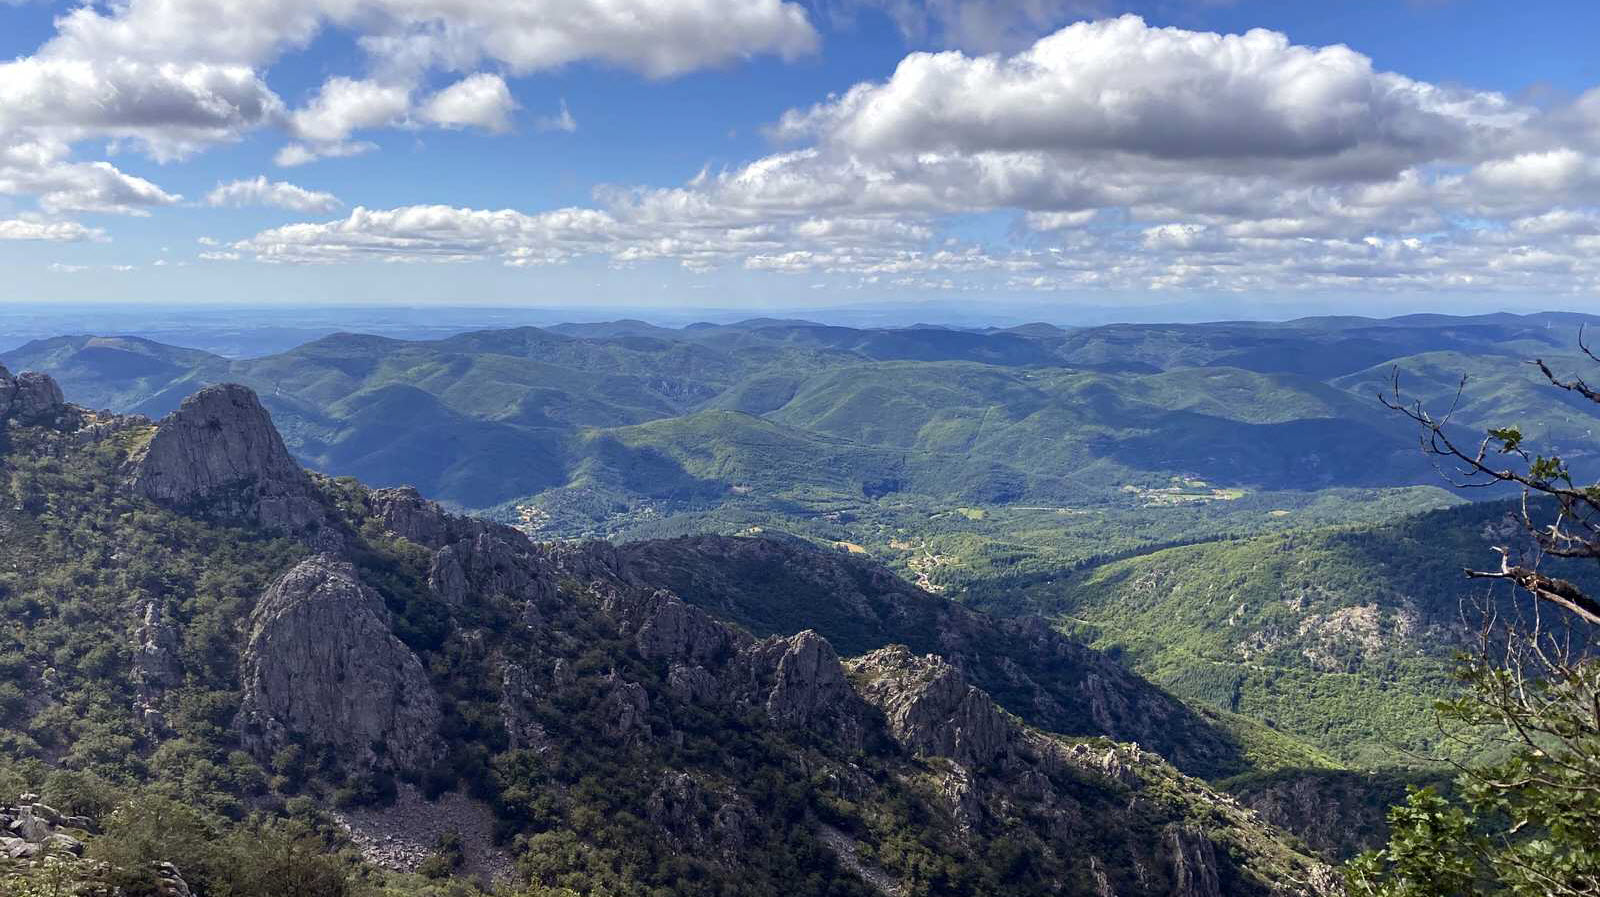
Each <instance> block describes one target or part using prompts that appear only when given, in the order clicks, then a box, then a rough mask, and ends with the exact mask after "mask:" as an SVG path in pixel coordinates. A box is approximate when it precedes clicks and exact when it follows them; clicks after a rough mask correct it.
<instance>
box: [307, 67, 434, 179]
mask: <svg viewBox="0 0 1600 897" xmlns="http://www.w3.org/2000/svg"><path fill="white" fill-rule="evenodd" d="M410 109H411V89H410V88H409V87H407V86H403V85H397V84H384V83H380V82H377V81H373V80H357V79H354V78H343V77H337V78H329V79H328V80H327V81H326V82H325V83H324V84H323V85H322V88H321V89H320V90H319V91H318V92H317V95H316V96H315V97H313V98H312V99H311V101H310V102H309V103H307V104H306V105H305V106H304V107H303V108H301V109H297V110H295V112H294V113H293V114H292V115H291V116H290V117H289V131H290V133H291V134H293V135H294V136H295V137H297V138H298V139H299V142H298V143H293V144H290V145H289V146H287V147H285V148H284V149H283V150H281V151H279V153H278V156H277V159H276V161H277V163H278V164H279V165H283V166H290V165H301V164H304V163H306V162H310V161H312V160H314V159H317V158H320V157H324V156H336V157H337V156H353V155H357V154H359V153H363V152H367V151H368V150H370V149H373V148H374V147H373V145H372V144H371V143H367V142H359V141H351V140H350V139H349V137H350V135H351V134H352V133H353V132H355V131H357V130H362V129H369V128H382V127H390V126H394V125H398V124H401V123H403V122H404V121H405V119H406V116H407V114H408V113H409V112H410Z"/></svg>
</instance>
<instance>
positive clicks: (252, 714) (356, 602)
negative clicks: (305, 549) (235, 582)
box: [239, 555, 440, 771]
mask: <svg viewBox="0 0 1600 897" xmlns="http://www.w3.org/2000/svg"><path fill="white" fill-rule="evenodd" d="M243 670H244V686H245V694H244V704H243V709H242V710H241V712H240V717H239V727H240V729H241V732H242V735H243V737H244V740H245V742H246V743H247V744H250V745H251V746H252V747H253V748H255V749H256V751H257V752H258V753H261V754H265V753H269V752H270V751H272V750H274V749H276V748H277V747H279V746H280V745H282V744H283V743H286V741H287V739H288V737H289V736H290V735H291V734H296V735H302V736H305V737H307V738H308V739H310V740H312V741H314V742H318V743H323V744H332V745H334V746H335V747H337V748H339V749H340V751H341V753H342V754H343V755H344V756H345V757H347V758H350V759H351V760H353V761H354V762H356V763H357V764H358V765H359V766H364V767H370V768H380V769H395V770H410V771H423V770H426V769H427V768H428V767H429V766H430V765H431V764H432V763H433V762H434V761H435V759H437V757H438V753H439V736H438V728H439V721H440V712H439V699H438V697H437V695H435V693H434V691H433V687H432V685H431V684H430V683H429V681H428V675H427V672H426V671H425V670H424V669H423V666H422V662H421V661H420V660H418V659H417V656H416V655H415V654H414V653H412V651H411V649H410V648H408V647H406V645H405V644H404V643H403V642H401V641H400V639H398V638H396V637H395V635H394V633H393V632H392V631H391V629H390V626H389V612H388V610H387V609H386V608H385V607H384V605H383V600H382V599H381V598H379V597H378V595H377V593H376V592H374V591H373V590H372V589H370V588H368V587H366V586H365V585H363V584H362V583H361V581H360V579H359V578H358V576H357V574H356V571H355V568H354V567H352V566H351V565H350V564H348V563H346V562H343V561H340V560H337V559H335V558H333V557H330V556H328V555H318V556H315V557H312V558H309V559H307V560H305V561H302V562H301V563H300V564H299V565H298V566H296V567H295V568H294V569H292V570H290V571H289V572H288V573H286V574H284V576H283V577H282V578H280V579H279V580H278V581H277V582H276V583H274V584H273V585H272V587H271V588H269V589H268V590H267V592H266V594H265V595H264V596H262V598H261V601H260V603H259V604H257V605H256V609H255V612H254V614H252V616H251V631H250V641H249V644H248V646H247V647H246V649H245V653H244V658H243Z"/></svg>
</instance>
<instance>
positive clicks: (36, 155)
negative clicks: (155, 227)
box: [0, 142, 182, 215]
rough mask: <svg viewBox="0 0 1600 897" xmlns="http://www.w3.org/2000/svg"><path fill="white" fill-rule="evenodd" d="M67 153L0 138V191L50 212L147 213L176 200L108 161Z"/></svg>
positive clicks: (52, 146) (55, 147) (63, 149)
mask: <svg viewBox="0 0 1600 897" xmlns="http://www.w3.org/2000/svg"><path fill="white" fill-rule="evenodd" d="M67 154H68V148H67V146H66V145H65V144H63V143H46V142H16V143H12V144H10V145H6V144H4V143H0V195H7V194H9V195H31V196H33V197H34V198H35V200H36V202H37V203H38V205H39V207H40V208H41V209H43V210H44V211H46V212H50V213H56V212H111V213H118V214H125V215H148V214H149V211H148V210H149V209H150V208H152V207H157V206H168V205H173V204H175V203H177V202H179V201H180V200H181V199H182V197H181V196H178V195H176V194H172V193H168V192H166V191H165V190H163V189H161V188H160V187H158V186H156V185H155V184H153V183H151V182H150V181H147V180H145V179H144V178H141V177H137V176H135V175H131V174H128V173H126V172H124V171H122V170H121V169H119V168H117V167H116V166H114V165H112V164H111V163H109V162H69V161H66V157H67Z"/></svg>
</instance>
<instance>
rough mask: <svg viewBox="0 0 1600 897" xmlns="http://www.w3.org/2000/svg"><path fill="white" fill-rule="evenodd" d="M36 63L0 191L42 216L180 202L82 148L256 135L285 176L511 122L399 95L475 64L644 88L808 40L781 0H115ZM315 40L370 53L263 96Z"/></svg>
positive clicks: (2, 108) (795, 11) (472, 104)
mask: <svg viewBox="0 0 1600 897" xmlns="http://www.w3.org/2000/svg"><path fill="white" fill-rule="evenodd" d="M55 27H56V33H55V35H54V36H53V37H52V38H51V39H49V40H48V41H46V42H45V43H44V44H43V45H42V46H40V47H39V48H38V50H37V51H36V52H35V53H33V54H32V55H28V56H23V57H20V58H17V59H16V60H14V61H11V62H5V63H0V152H5V153H11V154H12V155H15V154H16V152H17V151H18V149H19V148H22V149H25V150H30V151H31V150H33V149H36V148H40V147H44V148H46V150H45V152H44V155H45V156H47V158H44V159H42V160H39V159H36V160H34V162H35V164H33V165H31V166H28V167H24V166H22V165H19V164H15V163H12V162H5V163H0V165H3V167H0V194H10V195H19V196H33V197H35V198H36V199H37V201H38V204H39V206H40V208H42V209H45V210H67V209H77V210H94V211H116V212H125V213H134V214H139V213H142V212H143V210H145V209H148V208H149V207H151V206H156V205H167V204H171V203H172V202H175V201H176V200H177V197H176V196H175V195H174V194H170V193H167V192H166V191H164V190H162V189H161V188H159V187H157V186H156V185H154V184H153V183H151V182H149V181H147V180H144V179H142V178H138V177H135V176H132V175H127V174H124V173H123V172H121V171H120V170H119V169H117V168H115V167H111V166H110V165H109V163H103V162H80V161H69V159H71V158H72V152H73V151H74V150H76V149H78V148H79V147H80V145H82V144H85V143H90V142H92V143H94V144H95V145H97V146H105V145H110V147H111V148H112V149H118V148H125V147H132V148H135V149H138V150H140V151H142V152H144V153H145V154H146V155H149V156H150V157H152V158H154V159H156V160H158V161H169V160H174V159H181V158H183V157H186V156H188V155H190V154H192V153H195V152H198V151H200V150H203V149H205V148H207V147H208V146H211V145H214V144H217V143H223V142H229V141H234V140H238V139H240V138H241V137H242V136H243V135H245V134H246V133H248V132H250V131H252V130H255V129H259V128H262V127H283V128H284V129H286V131H287V132H288V133H289V135H290V137H291V138H292V142H290V143H289V144H287V145H286V146H284V147H283V148H282V149H281V150H280V151H279V153H278V155H277V161H278V163H279V164H280V165H295V164H304V163H306V162H309V161H312V160H314V159H317V158H324V157H330V156H350V155H355V154H358V153H362V152H366V151H368V150H370V149H372V148H374V145H373V143H372V142H371V141H367V140H357V139H354V138H353V136H352V135H354V134H355V132H357V131H361V130H366V129H374V128H385V127H394V126H410V125H412V124H414V123H415V122H417V121H421V122H426V123H431V124H435V125H440V126H445V127H462V126H476V127H484V128H488V129H490V130H499V129H503V128H504V127H506V126H508V123H509V121H508V113H509V111H510V110H511V109H512V108H514V102H513V101H512V99H511V97H510V95H509V90H508V89H507V88H506V87H505V84H504V81H503V80H500V79H499V77H498V76H494V75H487V74H482V75H472V76H468V77H467V78H466V79H464V80H463V81H461V82H460V83H458V84H456V85H454V86H452V87H448V88H446V89H445V90H443V91H441V92H440V93H438V94H436V95H435V96H433V97H432V98H431V99H430V100H429V101H428V102H427V103H426V104H425V106H424V107H423V109H421V110H414V109H413V108H412V105H411V98H412V95H413V94H414V93H415V92H416V91H417V89H418V88H419V86H420V85H422V84H423V83H425V81H426V77H427V75H428V74H429V73H431V72H433V71H436V70H446V71H462V70H467V71H470V70H471V69H472V68H474V67H477V66H478V65H479V64H480V63H485V64H492V65H497V66H501V67H504V68H505V69H507V70H509V71H512V72H518V73H527V72H534V71H542V70H548V69H553V68H558V67H560V66H564V65H568V64H570V63H575V62H580V61H586V60H587V61H595V62H599V63H602V64H607V65H612V66H616V67H619V68H624V69H629V70H632V71H636V72H639V73H642V74H644V75H647V76H650V77H665V76H671V75H677V74H682V73H684V72H689V71H693V70H696V69H702V68H706V67H708V66H717V65H722V64H725V63H729V62H733V61H736V60H739V59H742V58H745V57H749V56H754V55H759V54H773V55H777V56H780V57H783V58H786V59H787V58H793V57H795V56H798V55H801V54H804V53H809V52H812V51H813V50H815V48H816V46H817V40H818V39H817V33H816V31H815V30H814V29H813V28H812V26H811V24H810V22H809V20H808V18H807V15H806V12H805V10H804V8H803V7H802V6H801V5H799V4H798V3H794V2H785V0H555V2H552V0H508V2H501V0H495V2H489V0H259V2H251V3H222V2H218V0H118V2H113V3H107V4H84V5H81V6H78V7H76V8H74V9H71V10H69V11H67V12H64V13H63V14H62V15H60V16H59V17H57V19H56V21H55ZM327 29H339V30H341V31H344V32H346V33H347V34H349V35H350V36H351V37H353V38H354V39H355V40H356V43H357V45H358V46H359V47H361V48H362V51H363V52H364V53H365V54H366V57H367V58H366V64H367V67H368V69H369V71H370V76H369V77H366V78H347V77H335V78H331V79H329V81H328V82H327V83H326V84H324V85H323V86H322V88H321V90H320V91H319V92H318V93H317V95H316V96H315V97H313V98H312V99H311V100H310V101H309V102H308V103H307V104H306V105H305V106H304V107H303V108H301V109H299V110H297V111H295V112H294V113H292V114H291V113H290V112H289V111H288V110H287V109H286V107H285V104H284V102H283V101H282V99H281V98H279V96H278V95H277V94H276V93H275V92H274V91H273V90H272V89H271V88H270V87H269V86H268V85H267V82H266V78H267V75H268V72H269V71H270V70H271V68H272V66H273V65H274V64H275V63H276V62H277V61H278V60H279V59H280V58H281V57H282V56H284V55H285V54H287V53H290V52H293V51H296V50H299V49H302V48H304V47H306V46H307V45H308V44H310V43H311V42H312V40H314V39H315V38H316V37H317V36H318V35H319V34H321V33H322V32H324V31H325V30H327Z"/></svg>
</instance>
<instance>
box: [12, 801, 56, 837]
mask: <svg viewBox="0 0 1600 897" xmlns="http://www.w3.org/2000/svg"><path fill="white" fill-rule="evenodd" d="M9 828H10V829H11V834H13V835H15V836H16V837H18V838H21V839H22V840H24V841H29V842H32V843H34V844H38V843H41V842H43V841H44V839H46V838H48V837H50V836H51V835H52V834H54V832H55V827H54V826H52V825H51V824H50V823H49V821H47V820H45V819H43V818H41V817H39V816H37V815H35V814H34V812H33V807H31V806H26V807H22V808H21V809H20V810H19V811H18V813H17V818H16V819H14V820H12V822H11V825H10V826H9Z"/></svg>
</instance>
